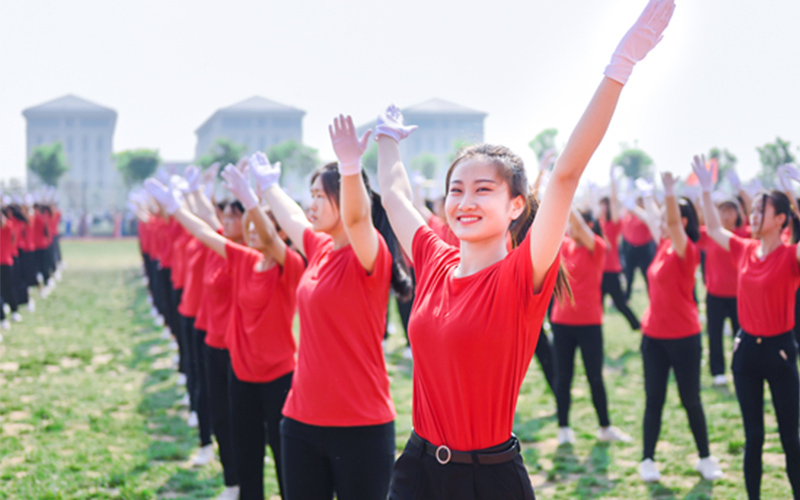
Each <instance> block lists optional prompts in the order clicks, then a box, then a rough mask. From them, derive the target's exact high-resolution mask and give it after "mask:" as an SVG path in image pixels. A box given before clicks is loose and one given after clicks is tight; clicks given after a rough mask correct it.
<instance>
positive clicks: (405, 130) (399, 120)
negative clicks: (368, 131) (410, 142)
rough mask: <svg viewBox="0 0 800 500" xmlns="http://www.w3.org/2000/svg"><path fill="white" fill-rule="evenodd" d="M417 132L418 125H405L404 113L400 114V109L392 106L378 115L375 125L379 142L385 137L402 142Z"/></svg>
mask: <svg viewBox="0 0 800 500" xmlns="http://www.w3.org/2000/svg"><path fill="white" fill-rule="evenodd" d="M415 130H417V126H416V125H404V124H403V113H401V112H400V108H398V107H397V106H395V105H394V104H390V105H389V107H388V108H386V111H384V112H382V113H381V114H379V115H378V121H377V123H376V125H375V140H376V141H377V140H378V137H380V136H382V135H385V136H386V137H391V138H392V139H394V140H395V141H397V142H400V141H402V140H403V139H405V138H406V137H408V136H409V135H411V133H412V132H414V131H415Z"/></svg>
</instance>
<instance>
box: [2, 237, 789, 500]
mask: <svg viewBox="0 0 800 500" xmlns="http://www.w3.org/2000/svg"><path fill="white" fill-rule="evenodd" d="M62 248H63V252H64V260H65V262H66V263H67V266H68V268H67V270H66V271H65V272H64V277H63V281H62V282H61V283H60V284H59V285H58V287H57V288H56V290H55V292H54V293H53V294H52V295H50V297H49V298H47V299H46V300H42V299H37V308H36V312H35V313H33V314H31V313H27V312H26V311H23V313H24V314H23V315H24V321H23V323H19V324H17V323H15V324H14V325H13V327H12V329H11V330H10V331H8V332H3V334H4V337H5V339H4V341H3V343H2V344H0V499H12V498H13V499H90V498H91V499H153V498H189V499H201V498H213V497H214V496H215V495H216V494H217V493H218V492H219V491H221V489H222V479H221V471H220V467H219V464H218V463H216V462H215V463H214V464H213V465H212V466H208V467H206V468H203V469H193V468H191V467H190V465H189V460H188V459H189V457H190V455H191V453H192V452H193V451H194V450H195V449H196V447H197V444H196V441H197V439H196V432H195V430H194V429H190V428H188V427H187V426H186V423H185V422H186V416H187V413H186V412H187V410H186V409H185V408H183V407H181V406H180V405H179V400H180V396H182V392H181V391H179V389H178V387H177V386H176V383H175V380H176V376H175V370H174V369H173V368H172V361H171V358H172V356H173V355H174V353H173V352H172V351H170V350H169V348H168V346H167V344H168V342H167V341H166V340H163V339H161V332H160V329H158V328H155V327H154V326H153V324H152V322H151V320H150V317H149V314H148V310H149V306H148V305H147V303H146V294H145V289H144V287H143V285H142V283H141V273H140V269H141V266H140V259H139V255H138V247H137V244H136V242H135V241H134V240H125V241H109V240H96V241H73V242H70V241H67V242H64V243H62ZM638 283H639V284H643V282H642V280H641V278H639V281H638ZM37 295H38V294H37ZM698 295H699V297H700V298H701V302H702V297H703V291H702V290H701V287H700V286H699V285H698ZM645 306H646V294H645V292H644V289H643V287H641V286H640V287H639V288H638V289H637V291H636V294H635V297H634V302H633V307H634V310H635V311H636V312H637V314H641V313H642V312H643V311H644V308H645ZM392 322H393V328H391V329H393V331H394V333H393V334H392V335H391V336H390V338H389V342H388V353H387V360H388V365H389V372H390V375H391V377H392V394H393V396H394V399H395V403H396V406H397V409H398V418H397V422H396V426H397V446H398V450H400V449H402V447H403V446H404V444H405V441H406V439H407V438H408V434H409V432H410V430H411V362H410V361H407V360H405V359H403V357H402V351H403V347H404V345H405V338H404V337H403V335H402V327H401V326H400V325H399V319H398V317H397V314H396V312H395V311H393V313H392ZM604 331H605V350H606V369H605V374H606V375H605V380H606V388H607V390H608V398H609V406H610V411H611V419H612V423H613V424H614V425H616V426H618V427H620V428H621V429H622V430H624V431H626V432H628V433H629V434H630V435H631V436H633V439H634V441H633V443H628V444H620V443H614V444H610V445H608V444H604V443H599V442H597V441H596V439H595V437H594V434H595V431H596V430H597V419H596V417H595V413H594V409H593V407H592V405H591V399H590V394H589V389H588V384H587V383H586V381H585V377H584V375H583V371H582V369H581V368H580V367H581V366H582V365H581V363H580V362H579V363H577V366H578V367H579V368H578V370H577V373H576V379H575V382H574V384H573V390H572V394H573V406H572V412H571V424H572V427H573V429H574V430H575V434H576V443H575V445H574V446H561V447H559V446H558V445H557V442H556V432H557V424H556V419H555V399H554V397H553V396H552V394H550V392H549V390H548V389H547V386H546V383H545V381H544V377H543V375H542V373H541V370H540V368H539V366H538V364H537V362H536V361H535V360H534V361H533V363H532V364H531V368H530V370H529V372H528V376H527V378H526V381H525V383H524V384H523V387H522V393H521V395H520V399H519V404H518V407H517V417H516V424H515V432H516V433H517V435H518V436H519V437H520V439H521V440H522V441H523V448H524V456H525V462H526V465H527V466H528V470H529V473H530V475H531V478H532V480H533V483H534V486H535V489H536V493H537V498H541V499H549V498H552V499H568V498H569V499H572V498H609V499H610V498H619V499H622V498H624V499H633V498H659V499H670V498H675V499H684V498H686V499H701V498H719V499H738V498H744V497H745V494H744V481H743V479H742V447H743V443H744V436H743V431H742V425H741V419H740V416H739V408H738V405H737V402H736V397H735V394H734V393H733V392H732V385H731V386H730V387H729V389H717V388H713V387H712V386H711V376H710V375H709V373H708V369H707V367H706V366H704V368H703V379H702V383H703V393H702V398H703V403H704V405H705V411H706V418H707V421H708V427H709V437H710V440H711V450H712V454H713V455H715V456H716V457H718V458H719V459H720V461H721V463H722V467H723V469H724V470H725V478H723V479H722V480H719V481H715V482H713V483H712V482H709V481H703V480H701V478H700V476H699V474H698V473H696V472H695V471H694V463H695V460H696V456H697V455H696V450H695V446H694V442H693V440H692V437H691V433H690V432H689V427H688V423H687V420H686V415H685V413H684V411H683V408H682V407H681V405H680V402H679V401H678V395H677V389H676V387H675V385H674V382H672V383H671V385H670V392H669V395H668V398H667V405H666V408H665V412H664V427H663V429H662V432H661V440H660V442H659V446H658V451H657V457H656V458H657V460H658V462H659V463H660V465H661V472H662V474H663V478H662V481H661V482H660V483H659V484H655V485H645V484H644V483H642V482H641V480H640V479H639V475H638V472H637V467H638V464H639V461H640V460H641V421H642V415H643V412H644V389H643V379H642V366H641V358H640V356H639V352H638V347H639V334H638V333H637V332H632V331H631V330H630V329H629V328H628V326H627V323H626V322H625V320H624V318H623V317H622V316H621V315H619V314H617V313H616V312H615V311H613V310H612V309H608V314H607V317H606V323H605V328H604ZM730 345H731V341H730V338H726V347H727V348H728V349H727V351H728V353H729V352H730V349H729V348H730ZM706 358H707V356H706ZM727 361H728V362H729V361H730V360H729V358H728V360H727ZM766 422H767V440H766V445H765V453H764V479H763V482H762V498H769V499H783V498H790V497H791V491H790V489H789V484H788V480H787V479H786V476H785V474H784V465H783V464H784V458H783V454H782V453H781V447H780V441H779V439H778V434H777V427H776V423H775V419H774V415H773V412H772V408H771V402H769V400H768V401H767V405H766ZM266 488H267V497H268V498H269V496H271V495H275V494H276V491H277V484H276V482H275V478H274V475H273V472H272V467H271V466H270V467H268V468H267V480H266Z"/></svg>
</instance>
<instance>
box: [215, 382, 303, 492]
mask: <svg viewBox="0 0 800 500" xmlns="http://www.w3.org/2000/svg"><path fill="white" fill-rule="evenodd" d="M291 387H292V373H287V374H286V375H284V376H282V377H280V378H278V379H276V380H273V381H272V382H265V383H253V382H243V381H241V380H239V379H238V378H237V377H236V373H234V372H233V371H232V370H231V375H230V398H231V425H232V429H233V449H234V454H235V456H236V468H237V470H238V472H239V487H240V493H239V495H240V496H239V498H240V500H251V499H258V500H262V499H263V498H264V443H265V442H266V440H267V436H268V437H269V447H270V448H272V456H273V458H274V459H275V475H276V476H277V477H278V487H279V488H280V491H281V495H282V496H284V497H285V495H286V486H285V484H284V481H283V472H282V471H283V459H284V455H283V454H282V450H281V430H280V422H281V418H282V414H281V412H282V411H283V403H284V402H285V401H286V396H287V395H288V394H289V389H290V388H291ZM305 480H306V481H308V480H309V479H308V477H307V476H306V477H305Z"/></svg>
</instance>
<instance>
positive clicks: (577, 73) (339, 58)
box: [0, 0, 800, 181]
mask: <svg viewBox="0 0 800 500" xmlns="http://www.w3.org/2000/svg"><path fill="white" fill-rule="evenodd" d="M645 4H646V1H645V0H548V1H543V0H535V1H534V0H531V1H524V0H493V1H491V2H489V1H464V0H459V1H455V0H447V1H437V0H424V1H423V0H400V1H394V2H379V1H375V0H369V1H367V0H358V1H338V2H337V1H329V0H328V1H323V0H315V1H306V0H293V1H288V0H281V1H255V0H227V1H225V2H209V1H197V0H195V1H191V2H190V1H170V0H155V1H154V0H136V1H121V0H117V1H109V0H102V1H101V0H97V1H92V0H73V1H42V0H25V1H14V0H0V47H2V49H0V153H2V158H0V162H1V163H0V178H8V177H23V176H24V175H25V168H24V163H25V121H24V119H23V117H22V114H21V112H22V110H23V109H24V108H27V107H29V106H33V105H37V104H40V103H43V102H45V101H48V100H51V99H54V98H57V97H60V96H62V95H64V94H67V93H73V94H76V95H78V96H81V97H83V98H86V99H88V100H90V101H93V102H96V103H98V104H102V105H104V106H108V107H111V108H113V109H115V110H116V111H117V113H118V114H119V117H118V121H117V129H116V135H115V140H114V151H120V150H124V149H129V148H139V147H146V148H157V149H159V150H160V151H161V156H162V158H164V159H165V160H191V159H192V157H193V155H194V148H195V144H196V137H195V135H194V131H195V129H196V128H197V127H198V126H199V125H200V124H201V123H202V122H203V121H204V120H205V119H206V118H208V117H209V116H210V115H211V114H212V113H213V112H214V111H215V110H216V109H218V108H220V107H223V106H227V105H230V104H232V103H235V102H238V101H240V100H243V99H245V98H247V97H250V96H252V95H261V96H264V97H267V98H269V99H273V100H275V101H278V102H281V103H284V104H288V105H291V106H295V107H298V108H301V109H304V110H305V111H306V112H307V115H306V117H305V119H304V122H303V125H304V126H303V134H304V141H305V142H306V143H307V144H309V145H310V146H312V147H315V148H318V149H319V150H320V154H321V156H322V158H323V159H332V158H333V152H332V149H331V147H330V144H329V139H328V137H327V124H328V123H329V121H330V120H331V118H332V117H333V116H334V115H336V114H338V113H340V112H341V113H350V114H352V115H353V116H354V119H355V121H356V123H363V122H366V121H369V120H371V119H373V118H374V117H375V116H376V115H377V114H378V112H379V111H380V110H381V109H382V108H383V107H385V106H386V105H387V104H388V103H390V102H394V103H396V104H397V105H398V106H400V107H404V106H409V105H412V104H416V103H418V102H421V101H425V100H427V99H429V98H431V97H439V98H442V99H446V100H449V101H453V102H455V103H458V104H461V105H464V106H468V107H471V108H475V109H478V110H481V111H485V112H487V113H489V116H488V118H487V119H486V140H487V141H488V142H497V143H502V144H505V145H508V146H510V147H511V148H512V149H514V150H515V151H516V152H518V153H520V154H522V155H523V157H524V158H525V159H526V161H527V162H529V163H532V162H533V161H534V160H533V153H532V152H531V151H530V150H529V149H528V147H527V142H528V141H529V140H530V139H531V138H532V137H533V136H535V135H536V134H537V133H538V132H540V131H541V130H543V129H545V128H548V127H556V128H558V130H559V131H560V134H559V138H560V141H561V142H562V143H563V142H565V141H566V138H567V136H568V134H569V132H570V131H571V130H572V128H573V126H574V125H575V123H576V121H577V120H578V118H579V116H580V114H581V112H582V111H583V109H584V108H585V106H586V104H587V103H588V101H589V99H590V97H591V94H592V92H593V91H594V89H595V87H596V86H597V83H598V82H599V80H600V78H601V77H602V71H603V68H604V67H605V65H606V63H607V62H608V59H609V57H610V55H611V53H612V51H613V49H614V47H615V46H616V44H617V42H618V41H619V39H620V38H621V37H622V35H623V34H624V33H625V31H626V30H627V29H628V27H629V26H630V24H631V23H632V22H633V21H634V20H635V19H636V17H637V16H638V15H639V13H640V12H641V10H642V8H643V7H644V5H645ZM798 19H800V2H797V1H788V0H774V1H769V2H753V1H748V2H744V1H741V0H727V1H722V0H679V1H678V2H677V8H676V10H675V15H674V17H673V19H672V23H671V24H670V26H669V28H668V29H667V31H666V33H665V37H664V40H663V41H662V42H661V44H660V45H659V46H658V47H656V49H655V50H654V51H653V52H652V53H650V55H648V57H647V59H645V60H644V61H643V62H642V63H640V64H639V65H638V66H637V67H636V68H635V70H634V73H633V76H632V77H631V79H630V81H629V82H628V85H627V86H626V88H625V91H624V92H623V95H622V100H621V102H620V105H619V107H618V108H617V112H616V115H615V116H614V120H613V122H612V124H611V128H610V129H609V131H608V134H607V135H606V138H605V140H604V142H603V144H602V145H601V147H600V149H599V150H598V152H597V153H596V154H595V156H594V159H593V160H592V163H591V164H590V166H589V170H588V172H587V176H589V177H590V178H593V179H597V180H600V181H604V180H605V178H606V172H607V166H608V163H609V161H610V159H611V158H612V157H613V156H614V155H615V154H616V153H617V152H618V151H619V147H620V146H619V145H620V143H621V142H633V141H638V144H639V146H640V147H641V148H643V149H644V150H646V151H647V152H648V153H650V155H651V156H653V158H654V159H655V160H656V163H657V165H658V167H659V168H660V169H662V170H663V169H672V170H673V171H675V172H678V173H686V172H688V170H689V160H690V158H691V155H692V154H694V153H696V152H706V151H708V149H709V148H711V147H713V146H718V147H726V148H728V149H730V150H731V151H732V152H733V153H734V154H736V155H737V156H738V157H739V159H740V171H741V173H742V174H743V177H750V176H751V175H753V174H754V173H755V171H756V169H757V167H758V157H757V153H756V151H755V147H756V146H759V145H762V144H764V143H765V142H768V141H772V140H774V138H775V137H776V136H780V137H782V138H784V139H787V140H790V141H792V142H793V147H797V145H798V144H800V30H798V23H797V21H798ZM407 160H410V159H407Z"/></svg>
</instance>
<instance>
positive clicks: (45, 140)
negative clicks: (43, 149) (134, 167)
mask: <svg viewBox="0 0 800 500" xmlns="http://www.w3.org/2000/svg"><path fill="white" fill-rule="evenodd" d="M22 114H23V116H24V117H25V120H26V129H27V147H26V154H27V158H30V157H31V154H32V153H33V150H34V149H35V148H36V147H37V146H41V145H43V144H54V143H57V142H60V143H61V145H62V147H63V150H64V154H65V156H66V159H67V164H68V165H69V170H68V171H67V172H66V173H65V174H64V175H62V176H61V178H60V179H59V181H58V186H57V192H58V195H59V203H60V205H61V207H62V209H64V210H70V211H76V212H83V211H87V212H91V213H99V212H105V211H109V210H114V209H119V208H122V207H123V206H124V205H125V201H126V200H125V190H124V187H123V184H122V179H121V176H120V175H119V173H118V172H117V170H116V167H115V164H114V160H113V157H112V152H113V144H114V129H115V127H116V124H117V112H116V111H114V110H113V109H110V108H106V107H104V106H100V105H98V104H95V103H93V102H90V101H87V100H85V99H82V98H80V97H77V96H74V95H66V96H63V97H60V98H58V99H54V100H52V101H48V102H46V103H44V104H40V105H38V106H34V107H31V108H28V109H26V110H24V111H23V112H22ZM27 174H28V175H27V179H28V181H27V182H28V190H34V189H37V188H38V187H40V186H41V185H42V182H41V180H40V179H39V178H38V176H37V175H36V174H34V173H33V172H31V171H30V170H29V171H28V172H27Z"/></svg>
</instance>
